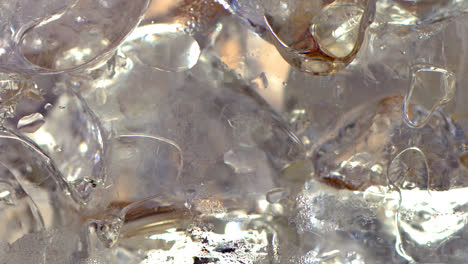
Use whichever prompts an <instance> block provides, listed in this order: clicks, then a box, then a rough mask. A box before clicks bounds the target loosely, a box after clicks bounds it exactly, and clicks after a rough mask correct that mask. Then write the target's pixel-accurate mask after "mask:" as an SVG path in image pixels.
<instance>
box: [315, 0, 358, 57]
mask: <svg viewBox="0 0 468 264" xmlns="http://www.w3.org/2000/svg"><path fill="white" fill-rule="evenodd" d="M363 13H364V10H362V9H361V8H359V7H358V6H354V5H349V4H347V5H330V6H329V7H328V8H326V9H325V10H324V11H322V12H321V13H320V14H319V15H318V16H317V17H315V18H314V19H313V20H312V25H311V32H312V35H313V36H314V37H315V38H316V40H317V43H318V45H319V46H320V48H321V49H322V51H323V52H325V53H326V54H327V55H329V56H332V57H336V58H344V57H346V56H348V55H350V54H351V53H352V52H353V50H354V49H355V46H356V43H357V40H358V35H359V25H360V22H361V18H362V15H363Z"/></svg>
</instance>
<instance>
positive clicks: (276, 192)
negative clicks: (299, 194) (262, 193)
mask: <svg viewBox="0 0 468 264" xmlns="http://www.w3.org/2000/svg"><path fill="white" fill-rule="evenodd" d="M285 196H286V192H285V191H284V190H283V189H282V188H275V189H272V190H270V191H269V192H267V193H266V200H267V201H268V202H269V203H272V204H273V203H278V202H279V201H281V199H283V198H284V197H285Z"/></svg>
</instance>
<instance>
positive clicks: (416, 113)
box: [403, 65, 456, 128]
mask: <svg viewBox="0 0 468 264" xmlns="http://www.w3.org/2000/svg"><path fill="white" fill-rule="evenodd" d="M455 89H456V78H455V74H454V73H453V72H450V71H447V70H446V69H442V68H437V67H434V66H430V65H416V66H414V67H413V68H412V75H411V86H410V88H409V90H408V93H407V95H406V96H405V100H404V103H403V118H404V120H405V123H406V124H407V125H408V126H410V127H413V128H421V127H423V126H424V125H426V124H427V122H428V121H429V119H430V118H431V116H432V114H433V113H434V111H435V110H437V109H438V108H440V107H441V106H443V105H445V104H447V103H448V102H450V101H451V100H452V99H453V97H454V96H455ZM419 107H421V108H423V109H420V108H419Z"/></svg>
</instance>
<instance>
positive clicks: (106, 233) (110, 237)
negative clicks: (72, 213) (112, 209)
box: [94, 217, 123, 248]
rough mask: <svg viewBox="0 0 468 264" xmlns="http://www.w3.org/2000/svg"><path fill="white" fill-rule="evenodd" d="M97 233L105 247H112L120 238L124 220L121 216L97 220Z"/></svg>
mask: <svg viewBox="0 0 468 264" xmlns="http://www.w3.org/2000/svg"><path fill="white" fill-rule="evenodd" d="M94 224H95V225H96V226H95V227H96V235H97V237H98V238H99V240H100V241H101V242H102V244H103V245H104V246H105V247H108V248H111V247H112V246H114V245H115V244H116V243H117V241H118V240H119V236H120V230H121V228H122V226H123V221H122V219H120V218H119V217H115V218H113V219H110V220H97V221H95V222H94Z"/></svg>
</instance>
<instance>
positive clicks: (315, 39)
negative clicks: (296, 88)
mask: <svg viewBox="0 0 468 264" xmlns="http://www.w3.org/2000/svg"><path fill="white" fill-rule="evenodd" d="M297 5H298V6H296V8H294V9H295V11H294V12H287V13H286V12H283V13H282V14H281V15H278V14H277V12H276V13H275V12H274V11H273V14H269V11H267V12H266V15H265V16H264V22H265V24H266V26H267V32H268V33H270V36H271V38H272V41H273V44H274V45H275V46H276V48H277V49H278V51H279V53H280V54H281V56H283V58H284V59H285V60H286V61H287V62H289V63H290V64H291V65H292V66H294V67H296V68H298V69H299V70H301V71H305V72H309V73H312V74H315V75H326V74H332V73H335V72H337V71H339V70H341V69H342V68H344V67H345V66H346V65H348V64H349V63H351V61H352V60H353V59H354V57H355V56H356V54H357V52H358V50H359V48H360V47H361V44H362V42H363V40H364V33H365V30H366V28H367V26H368V25H369V24H370V23H369V22H370V21H372V20H373V14H374V12H375V2H374V1H366V5H365V6H364V5H361V4H357V3H349V2H346V3H342V2H335V3H332V4H325V3H310V2H308V1H300V2H299V3H298V4H297ZM317 10H319V11H318V12H317ZM289 13H290V14H289ZM285 14H289V15H285ZM299 17H300V19H299ZM308 21H310V22H308Z"/></svg>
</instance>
